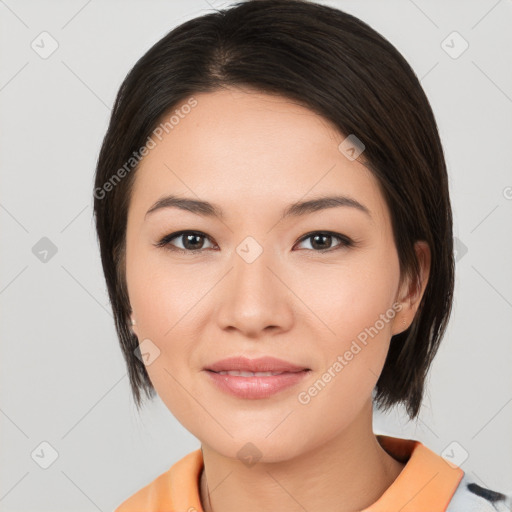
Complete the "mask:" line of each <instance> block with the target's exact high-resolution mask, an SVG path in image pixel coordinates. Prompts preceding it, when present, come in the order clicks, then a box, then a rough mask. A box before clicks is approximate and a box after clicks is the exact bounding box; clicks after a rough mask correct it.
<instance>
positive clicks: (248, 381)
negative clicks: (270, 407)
mask: <svg viewBox="0 0 512 512" xmlns="http://www.w3.org/2000/svg"><path fill="white" fill-rule="evenodd" d="M309 372H310V370H302V371H300V372H293V373H292V372H285V373H281V374H280V375H269V376H267V377H256V376H255V377H241V376H239V375H228V374H224V375H219V374H218V373H215V372H212V371H211V370H206V373H207V374H208V375H209V376H210V378H211V379H212V380H213V382H214V383H215V384H216V385H217V386H218V387H219V388H220V389H221V390H222V391H225V392H226V393H229V394H231V395H234V396H236V397H239V398H248V399H257V398H268V397H270V396H272V395H275V394H276V393H278V392H279V391H282V390H283V389H286V388H289V387H291V386H295V385H296V384H298V383H299V382H300V381H302V380H303V379H304V377H306V375H308V374H309Z"/></svg>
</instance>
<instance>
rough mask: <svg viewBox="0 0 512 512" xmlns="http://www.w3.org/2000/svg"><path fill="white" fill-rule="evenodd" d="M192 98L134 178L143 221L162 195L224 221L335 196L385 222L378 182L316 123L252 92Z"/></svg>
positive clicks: (290, 105) (337, 137) (338, 137)
mask: <svg viewBox="0 0 512 512" xmlns="http://www.w3.org/2000/svg"><path fill="white" fill-rule="evenodd" d="M193 98H194V99H195V101H196V105H195V106H194V107H193V108H187V109H182V106H183V105H184V104H186V102H183V103H182V104H180V105H177V106H175V107H174V108H173V109H172V112H170V113H167V114H166V115H165V116H163V118H162V122H163V123H165V121H166V120H169V118H170V116H171V114H172V113H176V114H177V115H175V116H174V117H173V120H174V122H173V124H172V125H171V124H169V125H167V129H166V130H161V131H162V132H163V133H162V134H161V135H160V138H161V140H159V139H158V138H155V137H153V140H154V141H155V142H156V145H155V147H154V148H153V149H151V150H150V151H149V153H148V154H147V155H146V156H145V157H144V158H143V160H142V161H141V163H140V165H139V168H138V169H137V171H136V177H135V184H134V190H133V196H132V201H133V203H135V204H133V206H134V208H140V209H141V211H140V213H141V214H142V215H144V214H145V213H146V211H147V209H148V208H150V207H151V205H152V204H153V203H154V202H155V201H156V200H158V199H159V198H160V197H162V196H164V195H166V194H181V195H186V196H188V197H194V196H195V197H196V198H201V199H206V200H209V201H211V202H212V203H216V204H220V205H222V207H223V211H226V212H227V214H229V213H230V212H231V210H232V209H233V210H237V211H240V206H243V208H244V210H246V211H247V212H248V213H250V212H254V213H255V214H257V213H261V206H262V205H265V207H267V208H268V207H269V205H275V206H276V211H277V209H279V211H282V207H284V206H286V205H288V204H290V203H292V202H295V201H297V200H299V199H307V198H308V196H318V195H331V194H333V193H339V194H344V195H347V196H350V197H354V198H355V199H357V200H358V201H359V202H361V203H363V204H366V206H367V207H368V208H369V209H370V210H371V211H372V212H373V213H372V215H373V214H375V216H376V217H379V216H381V217H382V216H383V215H385V212H384V211H383V209H384V208H385V205H384V204H383V197H382V195H381V193H380V189H379V186H378V182H377V180H376V178H375V177H374V176H373V174H372V173H371V172H370V171H369V170H368V169H367V168H366V167H365V166H364V165H363V164H362V163H361V162H360V161H358V160H353V161H352V160H349V159H348V158H347V157H346V156H345V155H344V154H343V153H342V152H341V151H340V150H339V149H338V146H339V144H340V143H341V142H342V141H343V140H344V139H345V135H343V134H341V133H340V132H339V131H338V130H337V129H336V128H335V126H334V125H333V124H332V123H330V122H329V121H328V120H326V119H325V118H323V117H322V116H320V115H318V114H316V113H314V112H313V111H311V110H309V109H308V108H306V107H304V106H301V105H299V104H297V103H295V102H294V101H293V100H291V99H288V98H285V97H283V96H278V95H269V94H266V93H263V92H259V91H254V90H251V89H226V90H219V91H215V92H210V93H200V94H194V95H193ZM185 112H186V113H185ZM160 126H161V127H163V128H165V125H163V124H161V125H160ZM167 132H168V133H167ZM143 208H145V210H144V211H142V209H143ZM382 220H385V219H382Z"/></svg>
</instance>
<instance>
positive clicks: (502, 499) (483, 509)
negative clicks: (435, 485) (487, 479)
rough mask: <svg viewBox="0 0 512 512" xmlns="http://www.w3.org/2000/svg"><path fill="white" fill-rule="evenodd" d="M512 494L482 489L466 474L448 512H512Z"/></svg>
mask: <svg viewBox="0 0 512 512" xmlns="http://www.w3.org/2000/svg"><path fill="white" fill-rule="evenodd" d="M511 511H512V492H499V491H496V490H491V489H487V488H486V487H482V486H481V485H479V484H477V483H476V482H474V481H472V480H471V479H470V478H469V477H468V476H467V475H466V474H464V476H463V477H462V480H461V481H460V483H459V485H458V487H457V489H456V490H455V493H454V494H453V497H452V499H451V500H450V503H449V505H448V508H447V509H446V512H511Z"/></svg>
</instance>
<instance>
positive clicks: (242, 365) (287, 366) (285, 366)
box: [205, 356, 309, 372]
mask: <svg viewBox="0 0 512 512" xmlns="http://www.w3.org/2000/svg"><path fill="white" fill-rule="evenodd" d="M205 370H211V371H213V372H226V371H231V370H236V371H246V372H300V371H302V370H309V368H305V367H303V366H297V365H295V364H292V363H289V362H288V361H283V360H282V359H277V358H275V357H269V356H265V357H259V358H257V359H248V358H246V357H242V356H239V357H229V358H227V359H222V360H220V361H217V362H215V363H213V364H211V365H209V366H207V367H206V368H205Z"/></svg>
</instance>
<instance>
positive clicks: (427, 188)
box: [94, 0, 454, 418]
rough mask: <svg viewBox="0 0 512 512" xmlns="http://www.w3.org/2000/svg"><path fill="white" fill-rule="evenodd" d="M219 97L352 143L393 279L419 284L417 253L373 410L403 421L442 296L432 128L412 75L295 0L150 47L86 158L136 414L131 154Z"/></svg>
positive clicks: (443, 257)
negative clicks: (368, 180)
mask: <svg viewBox="0 0 512 512" xmlns="http://www.w3.org/2000/svg"><path fill="white" fill-rule="evenodd" d="M226 86H248V87H251V88H253V89H257V90H260V91H262V92H267V93H274V94H280V95H282V96H286V97H288V98H291V99H293V100H294V101H297V102H299V103H300V104H302V105H304V106H306V107H307V108H309V109H311V110H313V111H314V112H316V113H318V114H320V115H321V116H323V117H324V118H326V119H328V120H329V121H331V122H332V123H334V125H335V126H336V127H337V128H338V129H339V131H340V132H341V133H342V134H345V135H348V134H355V135H356V136H357V138H358V139H360V140H361V141H362V142H363V143H364V145H365V151H364V164H365V165H367V166H368V168H369V169H370V170H371V171H372V172H373V174H374V175H375V176H376V177H377V179H378V182H379V185H380V187H381V190H382V191H383V194H384V196H385V200H386V203H387V205H388V207H389V210H390V214H391V219H392V228H393V234H394V240H395V244H396V248H397V252H398V256H399V261H400V271H401V278H403V277H404V276H410V277H413V278H414V279H417V280H418V279H419V265H418V261H417V258H416V254H415V251H414V243H415V241H418V240H424V241H426V242H427V243H428V245H429V247H430V250H431V267H430V276H429V280H428V283H427V287H426V289H425V293H424V295H423V297H422V300H421V303H420V305H419V308H418V310H417V312H416V315H415V318H414V320H413V322H412V324H411V326H410V328H409V329H407V330H406V331H405V332H403V333H400V334H397V335H395V336H393V337H392V339H391V343H390V349H389V352H388V355H387V358H386V362H385V365H384V368H383V371H382V373H381V375H380V377H379V379H378V382H377V384H376V388H375V401H376V404H377V406H378V407H380V408H382V409H384V410H385V409H388V408H390V407H391V406H393V405H394V404H398V403H403V404H404V405H405V406H406V409H407V412H408V414H409V416H410V417H411V418H414V417H415V416H417V414H418V412H419V409H420V406H421V401H422V397H423V391H424V384H425V378H426V375H427V372H428V370H429V367H430V364H431V362H432V360H433V358H434V356H435V354H436V352H437V349H438V347H439V343H440V341H441V339H442V337H443V335H444V332H445V329H446V325H447V322H448V319H449V316H450V312H451V307H452V296H453V287H454V256H453V237H452V212H451V206H450V198H449V191H448V178H447V172H446V163H445V160H444V154H443V149H442V145H441V141H440V138H439V134H438V129H437V125H436V121H435V119H434V115H433V113H432V110H431V107H430V104H429V102H428V99H427V97H426V95H425V93H424V91H423V89H422V87H421V85H420V82H419V80H418V78H417V76H416V75H415V73H414V71H413V70H412V68H411V67H410V66H409V64H408V63H407V61H406V60H405V59H404V58H403V56H402V55H401V54H400V53H399V52H398V51H397V49H396V48H395V47H394V46H393V45H392V44H391V43H390V42H389V41H387V40H386V39H385V38H383V37H382V36H381V35H380V34H379V33H377V32H376V31H375V30H374V29H372V28H371V27H370V26H369V25H367V24H366V23H364V22H363V21H361V20H359V19H358V18H356V17H354V16H352V15H350V14H347V13H345V12H343V11H341V10H339V9H335V8H331V7H327V6H324V5H320V4H315V3H313V2H309V1H306V0H252V1H245V2H239V3H237V4H235V5H234V6H232V7H230V8H228V9H225V10H221V11H216V12H211V13H208V14H206V15H203V16H200V17H197V18H194V19H191V20H189V21H187V22H185V23H183V24H181V25H179V26H178V27H176V28H174V29H173V30H172V31H171V32H169V33H168V34H167V35H166V36H165V37H163V38H162V39H161V40H160V41H158V42H157V43H156V44H155V45H154V46H153V47H152V48H150V49H149V50H148V51H147V52H146V53H145V55H143V56H142V57H141V58H140V59H139V61H138V62H137V63H136V64H135V66H134V67H133V69H132V70H131V71H130V72H129V74H128V75H127V76H126V78H125V80H124V81H123V83H122V85H121V87H120V90H119V92H118V95H117V98H116V101H115V105H114V108H113V112H112V116H111V120H110V124H109V127H108V130H107V132H106V135H105V138H104V140H103V144H102V147H101V151H100V155H99V158H98V163H97V169H96V176H95V190H94V214H95V219H96V229H97V233H98V239H99V244H100V251H101V261H102V266H103V271H104V274H105V279H106V283H107V287H108V293H109V297H110V301H111V304H112V308H113V312H114V318H115V325H116V330H117V333H118V337H119V341H120V344H121V349H122V351H123V355H124V357H125V360H126V363H127V366H128V372H129V378H130V384H131V388H132V393H133V396H134V399H135V403H136V405H137V407H138V408H140V405H141V391H144V392H145V393H146V395H147V396H148V397H153V396H154V395H155V390H154V388H153V385H152V383H151V381H150V379H149V376H148V373H147V371H146V368H145V366H144V364H143V362H142V361H141V360H140V359H139V358H138V357H136V356H135V350H136V349H137V347H138V340H137V338H136V336H135V335H134V333H133V332H132V331H131V330H130V327H129V315H130V313H131V309H130V302H129V299H128V294H127V287H126V279H125V277H126V276H125V264H124V256H125V239H126V222H127V212H128V207H129V203H130V195H131V190H132V184H133V179H134V175H135V172H136V169H137V162H136V159H135V161H134V160H133V156H132V155H133V154H134V151H136V150H138V149H139V148H140V147H141V146H143V145H144V144H145V142H146V139H147V138H148V136H149V135H150V134H151V133H152V131H153V130H154V129H155V127H156V126H157V125H158V122H159V121H160V119H161V118H162V116H163V115H164V114H165V113H167V112H169V111H170V110H171V109H172V108H173V107H174V106H176V105H177V104H179V103H181V102H183V101H185V100H186V99H187V98H188V97H190V96H191V95H193V94H194V93H200V92H212V91H215V90H217V89H219V88H222V87H226ZM127 162H130V167H128V168H127V165H126V164H127ZM123 168H124V169H125V172H123V173H118V174H117V178H118V179H117V180H116V181H113V178H114V177H115V172H116V171H117V170H121V169H123ZM121 174H122V179H121V178H120V176H121ZM107 184H109V186H108V187H107V186H106V185H107Z"/></svg>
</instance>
